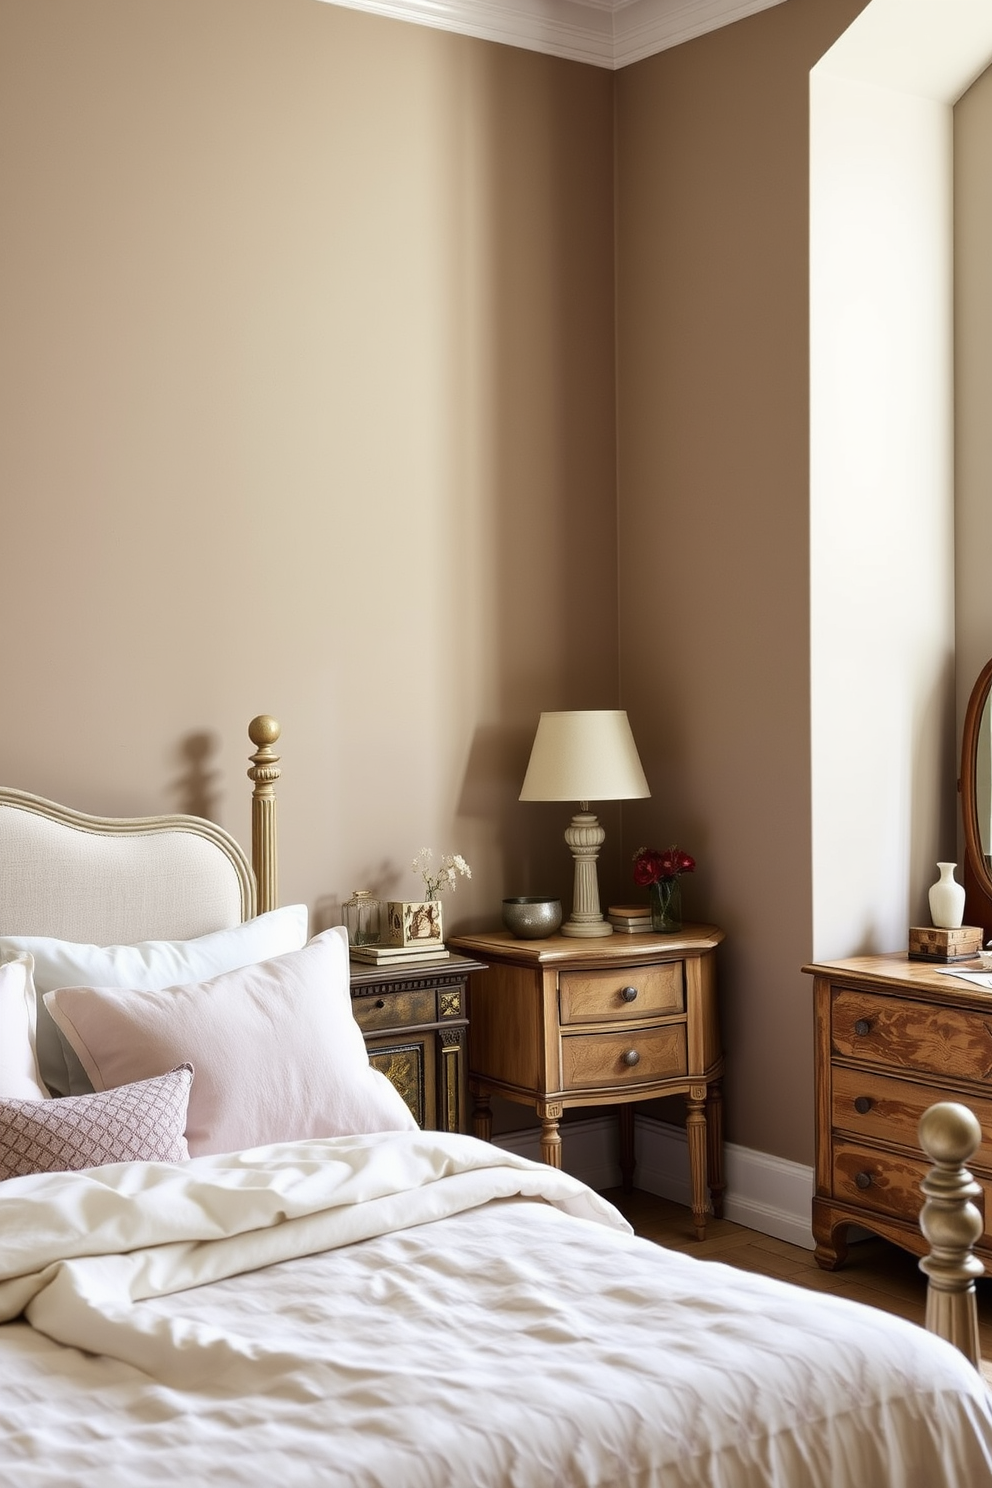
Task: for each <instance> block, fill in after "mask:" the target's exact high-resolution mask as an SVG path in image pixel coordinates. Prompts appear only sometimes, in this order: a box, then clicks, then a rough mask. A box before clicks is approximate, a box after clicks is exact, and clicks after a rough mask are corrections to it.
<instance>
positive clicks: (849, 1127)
mask: <svg viewBox="0 0 992 1488" xmlns="http://www.w3.org/2000/svg"><path fill="white" fill-rule="evenodd" d="M961 1099H962V1097H961V1096H959V1095H955V1094H954V1093H953V1092H949V1091H946V1090H940V1089H939V1088H937V1087H935V1086H933V1085H917V1084H914V1083H913V1081H911V1080H899V1079H895V1078H894V1077H893V1076H892V1075H876V1074H875V1073H874V1072H873V1071H871V1070H855V1069H844V1068H843V1067H841V1066H838V1065H835V1066H834V1069H833V1110H832V1116H831V1121H832V1125H833V1127H834V1129H835V1130H837V1129H840V1130H842V1131H846V1132H850V1133H851V1135H852V1136H854V1137H855V1138H860V1139H861V1140H862V1141H872V1140H874V1139H875V1138H881V1139H882V1140H883V1141H886V1142H896V1143H900V1144H901V1145H902V1146H904V1147H913V1148H916V1149H918V1148H919V1145H920V1139H919V1135H918V1130H919V1125H920V1117H921V1116H922V1115H923V1113H924V1111H925V1110H926V1109H927V1107H928V1106H932V1105H933V1104H934V1102H935V1101H943V1100H948V1101H957V1100H961ZM967 1104H968V1105H969V1106H970V1107H971V1109H972V1110H973V1111H974V1113H975V1115H976V1116H977V1117H978V1120H979V1121H980V1122H981V1126H982V1132H983V1138H982V1144H981V1146H980V1147H979V1149H978V1151H977V1152H976V1154H975V1156H974V1158H973V1159H972V1161H971V1163H970V1164H969V1167H972V1166H974V1167H981V1168H986V1169H988V1170H989V1171H990V1172H992V1100H977V1099H975V1097H974V1096H971V1095H969V1096H968V1098H967Z"/></svg>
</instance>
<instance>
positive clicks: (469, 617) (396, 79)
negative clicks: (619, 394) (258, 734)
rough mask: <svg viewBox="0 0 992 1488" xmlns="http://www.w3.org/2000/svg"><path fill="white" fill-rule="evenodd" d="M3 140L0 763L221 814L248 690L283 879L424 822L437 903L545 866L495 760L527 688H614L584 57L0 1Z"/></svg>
mask: <svg viewBox="0 0 992 1488" xmlns="http://www.w3.org/2000/svg"><path fill="white" fill-rule="evenodd" d="M0 138H2V140H3V150H2V152H0V172H2V175H0V202H2V211H3V256H4V269H3V275H2V279H0V325H2V328H3V329H2V335H0V379H2V383H0V409H2V414H0V417H2V420H3V429H2V437H0V492H2V502H3V540H4V549H5V557H6V562H5V564H4V578H3V583H2V585H0V607H2V611H0V627H2V628H0V634H2V636H3V668H2V676H3V686H4V697H5V700H6V705H7V706H6V726H5V729H4V737H3V744H2V747H0V777H2V778H3V780H4V781H5V782H7V783H10V784H16V785H18V786H21V787H24V788H28V789H33V790H36V791H39V792H41V793H42V794H45V795H48V796H51V797H54V798H56V799H58V800H63V801H66V802H68V803H70V804H72V805H74V806H76V807H78V808H81V809H84V810H93V811H98V812H110V813H116V814H128V813H133V812H145V811H152V812H154V811H159V810H163V809H175V808H178V807H189V806H190V805H192V806H193V807H194V808H195V809H200V810H207V811H208V812H209V813H210V814H211V815H214V816H216V817H217V818H218V819H219V820H221V821H222V822H223V823H224V824H225V825H227V826H228V827H230V828H231V829H232V830H234V831H235V832H236V833H237V834H238V835H239V836H242V837H244V836H245V835H246V833H247V819H248V812H247V796H248V785H247V782H246V780H245V778H244V770H245V767H246V763H247V762H246V755H247V753H248V751H249V748H250V746H249V745H248V742H247V737H246V734H245V726H246V724H247V721H248V719H249V718H250V717H251V716H252V715H253V714H255V713H257V712H260V711H269V712H272V713H274V714H275V715H276V716H277V717H278V718H279V719H280V720H281V721H282V724H283V731H284V736H283V741H282V746H281V747H282V752H283V761H284V771H285V777H284V782H283V786H282V790H281V808H280V819H281V861H282V875H281V890H282V898H283V900H284V901H289V900H306V901H307V902H308V903H309V904H310V905H311V906H312V907H314V909H315V910H316V911H317V912H318V915H319V917H321V918H324V917H326V918H327V919H329V920H333V919H336V918H337V906H338V903H339V901H340V900H341V899H342V898H344V897H347V895H348V894H349V892H350V891H351V889H352V888H354V887H357V886H365V887H371V888H374V889H377V890H379V891H380V892H383V893H388V894H394V895H400V896H404V897H409V896H410V895H411V894H412V893H413V892H414V891H415V889H416V884H415V882H414V881H413V879H412V877H411V875H410V874H409V861H410V859H411V858H412V857H413V855H414V853H416V852H417V851H418V850H419V849H420V847H421V846H423V845H424V844H425V843H426V844H430V845H431V846H432V847H433V848H434V849H435V850H436V851H442V850H453V851H459V852H461V853H463V854H464V855H465V856H466V857H467V858H468V860H469V862H470V863H471V864H472V866H473V868H474V870H475V876H474V877H473V880H472V882H471V884H466V883H464V882H462V883H461V884H460V886H459V888H458V890H457V894H456V896H455V897H454V898H453V899H452V900H451V901H450V906H449V907H450V923H452V924H455V925H457V924H459V923H460V924H463V925H465V924H481V923H492V922H494V920H497V919H498V906H499V900H500V898H501V897H502V895H503V894H506V893H526V892H534V891H545V892H547V891H551V892H559V891H560V892H563V893H567V892H568V890H569V866H568V864H567V863H566V861H565V858H566V854H565V849H564V844H563V842H562V841H561V837H560V833H561V831H562V830H563V829H564V825H565V820H564V817H563V814H562V813H561V812H558V811H557V810H556V809H555V808H545V807H531V806H522V805H520V804H519V803H518V802H517V799H516V796H517V791H518V790H519V782H520V780H521V779H522V775H523V770H524V766H525V763H526V757H527V750H528V748H529V743H530V738H531V736H532V733H533V729H534V726H535V724H536V720H537V716H538V713H539V711H540V710H541V708H547V707H561V706H580V707H581V706H593V707H595V706H612V705H615V703H616V694H617V676H616V657H617V634H616V625H617V622H616V614H617V603H616V537H615V526H616V523H615V454H614V450H615V439H614V412H613V410H614V367H613V331H614V316H613V223H612V189H613V180H612V169H613V167H612V78H611V77H610V75H609V74H608V73H606V72H604V71H601V70H599V69H595V68H591V67H584V66H581V65H578V64H573V63H568V62H563V61H559V60H555V59H551V58H547V57H543V56H539V55H537V54H535V53H532V52H527V51H518V50H514V49H511V48H507V47H501V46H495V45H490V44H487V43H483V42H478V41H474V40H469V39H466V38H463V37H458V36H451V35H446V34H443V33H440V32H438V31H434V30H428V29H423V28H418V27H414V26H410V25H405V24H402V23H399V22H392V21H386V20H383V19H379V18H375V17H372V16H368V15H363V14H360V13H357V12H354V11H351V10H347V9H341V8H338V7H335V6H330V5H319V4H315V3H314V0H148V3H142V4H135V3H134V0H85V3H79V0H2V3H0ZM560 817H561V820H559V818H560ZM610 850H611V852H612V854H613V855H614V858H615V859H616V858H617V857H618V854H619V835H618V833H616V832H614V834H613V840H612V842H611V846H610Z"/></svg>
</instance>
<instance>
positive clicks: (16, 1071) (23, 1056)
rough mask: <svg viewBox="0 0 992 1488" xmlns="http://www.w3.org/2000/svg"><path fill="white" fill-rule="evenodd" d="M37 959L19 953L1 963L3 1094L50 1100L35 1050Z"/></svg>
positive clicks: (0, 1071) (0, 1083)
mask: <svg viewBox="0 0 992 1488" xmlns="http://www.w3.org/2000/svg"><path fill="white" fill-rule="evenodd" d="M33 972H34V960H33V959H32V957H31V956H28V955H21V956H17V957H16V958H15V959H14V960H12V961H6V962H5V963H4V964H3V965H2V966H0V1096H8V1095H9V1096H13V1097H14V1098H15V1099H17V1100H47V1099H48V1091H47V1090H46V1089H45V1087H44V1085H42V1083H41V1075H40V1074H39V1072H38V1059H37V1055H36V1051H35V1000H34V980H33V976H32V973H33Z"/></svg>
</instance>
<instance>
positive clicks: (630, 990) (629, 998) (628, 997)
mask: <svg viewBox="0 0 992 1488" xmlns="http://www.w3.org/2000/svg"><path fill="white" fill-rule="evenodd" d="M620 996H621V997H622V998H623V1000H624V1002H633V1001H634V999H635V998H636V997H637V988H636V987H621V988H620Z"/></svg>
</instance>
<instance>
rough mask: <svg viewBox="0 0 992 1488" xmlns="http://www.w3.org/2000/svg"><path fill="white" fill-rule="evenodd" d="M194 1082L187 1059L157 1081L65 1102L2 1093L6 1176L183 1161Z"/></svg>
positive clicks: (1, 1173) (0, 1145)
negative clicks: (10, 1097)
mask: <svg viewBox="0 0 992 1488" xmlns="http://www.w3.org/2000/svg"><path fill="white" fill-rule="evenodd" d="M192 1080H193V1069H192V1066H191V1065H188V1064H182V1065H180V1066H179V1067H178V1069H174V1070H170V1071H169V1073H168V1074H167V1075H159V1076H158V1077H157V1078H156V1079H153V1080H142V1081H140V1083H139V1084H137V1085H121V1086H119V1087H118V1088H117V1089H116V1090H106V1091H103V1092H102V1093H100V1094H98V1095H70V1096H67V1097H66V1098H65V1099H64V1100H38V1101H34V1100H2V1099H0V1178H20V1177H22V1176H23V1175H24V1174H25V1173H68V1172H72V1171H74V1170H75V1169H77V1168H97V1167H100V1166H101V1165H102V1164H103V1163H121V1162H182V1161H184V1160H185V1159H186V1158H188V1157H189V1149H188V1148H187V1146H186V1139H185V1137H184V1136H183V1130H184V1128H185V1126H186V1104H187V1102H188V1100H189V1091H190V1085H191V1084H192Z"/></svg>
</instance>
